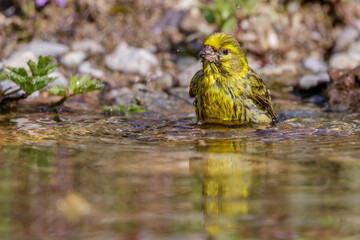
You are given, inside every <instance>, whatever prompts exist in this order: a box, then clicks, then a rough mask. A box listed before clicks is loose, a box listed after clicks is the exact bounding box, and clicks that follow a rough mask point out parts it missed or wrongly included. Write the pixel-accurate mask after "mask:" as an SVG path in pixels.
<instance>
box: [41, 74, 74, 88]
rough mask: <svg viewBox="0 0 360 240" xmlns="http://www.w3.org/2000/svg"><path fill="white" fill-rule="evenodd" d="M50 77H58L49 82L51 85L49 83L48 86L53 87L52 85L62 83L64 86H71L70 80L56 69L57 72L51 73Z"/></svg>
mask: <svg viewBox="0 0 360 240" xmlns="http://www.w3.org/2000/svg"><path fill="white" fill-rule="evenodd" d="M49 77H54V78H56V79H55V81H53V82H52V83H49V85H47V87H46V88H51V87H53V86H56V85H60V86H62V87H64V88H67V87H68V86H69V82H68V80H67V79H66V77H65V76H64V75H62V73H60V72H59V71H55V72H52V73H50V74H49Z"/></svg>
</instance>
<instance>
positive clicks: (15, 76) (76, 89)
mask: <svg viewBox="0 0 360 240" xmlns="http://www.w3.org/2000/svg"><path fill="white" fill-rule="evenodd" d="M27 65H28V66H29V69H30V73H28V72H27V71H26V70H25V69H24V68H14V67H7V69H8V70H9V71H3V72H1V73H0V80H3V79H10V80H12V81H13V82H14V83H16V84H17V85H18V86H19V88H18V89H15V90H12V89H1V91H0V105H1V104H2V103H3V100H4V99H12V100H19V99H21V98H26V97H28V96H29V95H30V94H32V93H33V92H35V91H38V90H41V89H43V88H45V87H46V86H47V85H48V84H49V83H51V82H53V81H54V80H55V79H56V78H53V77H49V74H50V73H52V72H54V71H56V70H57V67H56V64H54V63H53V59H52V57H50V56H49V57H42V56H40V57H39V61H38V63H35V62H33V61H31V60H30V61H28V62H27ZM103 87H104V84H102V83H101V82H100V81H98V80H96V79H91V75H90V74H85V75H83V76H81V77H80V78H78V77H77V76H72V77H71V79H70V85H69V87H68V88H67V89H65V88H64V87H62V86H59V85H56V86H54V87H52V88H50V89H49V90H48V91H49V93H51V94H53V95H57V96H62V98H61V99H60V100H59V101H57V102H54V103H52V104H50V105H49V107H50V108H55V107H57V106H60V105H61V104H62V103H64V102H65V101H66V100H67V99H68V98H69V97H72V96H75V95H78V94H84V93H87V92H91V91H95V90H99V89H101V88H103ZM20 90H23V91H24V92H25V94H23V95H20V96H16V97H12V96H13V94H14V93H17V92H19V91H20Z"/></svg>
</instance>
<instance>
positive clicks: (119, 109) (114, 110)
mask: <svg viewBox="0 0 360 240" xmlns="http://www.w3.org/2000/svg"><path fill="white" fill-rule="evenodd" d="M103 109H104V112H105V114H106V115H125V116H129V115H131V114H133V113H142V112H146V109H145V108H144V107H142V106H139V105H134V104H132V105H130V106H129V107H128V108H126V107H125V106H124V105H120V106H104V107H103Z"/></svg>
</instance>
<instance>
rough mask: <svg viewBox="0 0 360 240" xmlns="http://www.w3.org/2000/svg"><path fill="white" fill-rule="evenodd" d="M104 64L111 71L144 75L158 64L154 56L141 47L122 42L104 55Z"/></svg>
mask: <svg viewBox="0 0 360 240" xmlns="http://www.w3.org/2000/svg"><path fill="white" fill-rule="evenodd" d="M105 65H106V67H108V68H109V69H111V70H113V71H121V72H125V73H135V74H141V75H143V76H145V75H146V74H148V73H149V72H150V71H151V70H153V69H154V68H156V67H158V66H159V62H158V60H157V58H156V56H155V55H154V54H153V53H151V52H150V51H148V50H146V49H142V48H135V47H130V46H128V45H127V44H126V43H125V42H122V43H121V44H120V45H119V46H118V47H117V48H116V50H115V51H114V52H113V53H111V54H109V55H107V56H106V57H105Z"/></svg>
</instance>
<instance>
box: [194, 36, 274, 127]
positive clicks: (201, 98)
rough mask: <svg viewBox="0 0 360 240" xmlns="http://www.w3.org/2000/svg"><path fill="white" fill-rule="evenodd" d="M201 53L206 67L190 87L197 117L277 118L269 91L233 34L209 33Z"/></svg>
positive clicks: (225, 120) (224, 120)
mask: <svg viewBox="0 0 360 240" xmlns="http://www.w3.org/2000/svg"><path fill="white" fill-rule="evenodd" d="M199 56H200V57H201V59H202V64H203V67H202V69H200V70H199V71H198V72H197V73H196V74H195V75H194V76H193V78H192V80H191V83H190V91H189V94H190V96H191V97H194V98H195V101H194V106H195V108H196V117H197V120H198V121H200V122H208V123H223V124H249V123H266V124H269V123H273V122H276V121H277V120H276V116H275V114H274V110H273V107H272V104H271V98H270V94H269V91H268V90H267V88H266V86H265V84H264V82H263V80H262V79H261V78H260V77H259V75H258V74H257V73H256V72H254V71H253V70H252V69H251V68H250V67H249V66H248V62H247V59H246V57H245V54H244V52H243V51H242V49H241V47H240V45H239V43H238V41H237V40H236V39H235V38H234V37H233V36H231V35H229V34H225V33H214V34H212V35H210V36H209V37H208V38H207V39H206V41H205V43H204V48H203V49H202V50H201V51H200V53H199Z"/></svg>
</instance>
